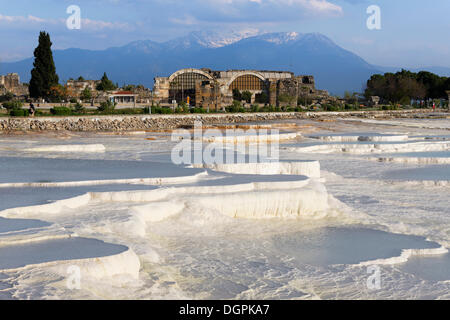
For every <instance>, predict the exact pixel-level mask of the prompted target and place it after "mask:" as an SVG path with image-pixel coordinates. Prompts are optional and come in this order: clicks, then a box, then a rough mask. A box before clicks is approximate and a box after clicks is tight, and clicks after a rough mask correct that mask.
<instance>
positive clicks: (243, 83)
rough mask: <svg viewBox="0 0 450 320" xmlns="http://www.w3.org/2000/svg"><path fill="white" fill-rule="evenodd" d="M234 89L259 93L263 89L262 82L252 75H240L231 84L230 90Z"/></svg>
mask: <svg viewBox="0 0 450 320" xmlns="http://www.w3.org/2000/svg"><path fill="white" fill-rule="evenodd" d="M234 89H238V90H240V91H244V90H252V91H260V90H263V89H264V81H262V80H261V79H260V78H258V77H257V76H255V75H252V74H246V75H242V76H240V77H238V78H236V80H234V81H233V82H232V83H231V85H230V90H234Z"/></svg>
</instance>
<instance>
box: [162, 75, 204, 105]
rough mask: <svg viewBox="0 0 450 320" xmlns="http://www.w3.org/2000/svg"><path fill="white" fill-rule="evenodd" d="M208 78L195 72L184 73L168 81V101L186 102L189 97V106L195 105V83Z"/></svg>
mask: <svg viewBox="0 0 450 320" xmlns="http://www.w3.org/2000/svg"><path fill="white" fill-rule="evenodd" d="M207 79H208V77H207V76H205V75H203V74H200V73H197V72H184V73H181V74H179V75H178V76H176V77H175V78H173V80H172V81H170V90H169V97H170V100H176V101H178V102H182V101H184V102H187V97H189V100H190V103H191V105H195V83H196V82H197V80H207Z"/></svg>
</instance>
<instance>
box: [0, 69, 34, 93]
mask: <svg viewBox="0 0 450 320" xmlns="http://www.w3.org/2000/svg"><path fill="white" fill-rule="evenodd" d="M7 92H11V93H12V94H14V95H16V96H27V95H28V94H29V93H28V86H27V85H24V84H22V83H20V77H19V75H18V74H17V73H9V74H7V75H6V76H0V94H6V93H7Z"/></svg>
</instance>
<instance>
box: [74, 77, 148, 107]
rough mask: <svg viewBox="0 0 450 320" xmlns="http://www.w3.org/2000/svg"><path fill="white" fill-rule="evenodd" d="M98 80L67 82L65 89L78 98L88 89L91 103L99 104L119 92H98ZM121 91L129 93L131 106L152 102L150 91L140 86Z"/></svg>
mask: <svg viewBox="0 0 450 320" xmlns="http://www.w3.org/2000/svg"><path fill="white" fill-rule="evenodd" d="M100 82H101V81H100V80H69V81H67V84H66V85H67V87H68V88H69V89H70V91H71V93H72V94H73V96H74V97H77V98H80V95H81V93H82V92H83V90H85V89H86V88H89V90H90V91H91V94H92V102H93V103H101V102H104V101H107V100H109V99H110V96H111V95H114V94H116V93H117V92H119V91H121V90H113V91H110V92H103V91H98V90H97V86H98V84H99V83H100ZM122 91H131V93H130V94H131V95H132V96H133V97H134V98H133V99H134V101H133V104H136V103H138V104H150V103H151V101H152V92H151V90H150V89H148V88H145V87H144V86H142V85H139V86H133V87H132V88H131V89H130V90H128V89H127V90H122Z"/></svg>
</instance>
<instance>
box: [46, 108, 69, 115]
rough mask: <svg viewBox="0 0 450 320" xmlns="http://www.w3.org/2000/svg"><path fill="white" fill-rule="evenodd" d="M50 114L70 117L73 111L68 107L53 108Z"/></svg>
mask: <svg viewBox="0 0 450 320" xmlns="http://www.w3.org/2000/svg"><path fill="white" fill-rule="evenodd" d="M50 113H51V114H52V115H54V116H70V115H71V114H72V109H70V108H68V107H53V108H51V109H50Z"/></svg>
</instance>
